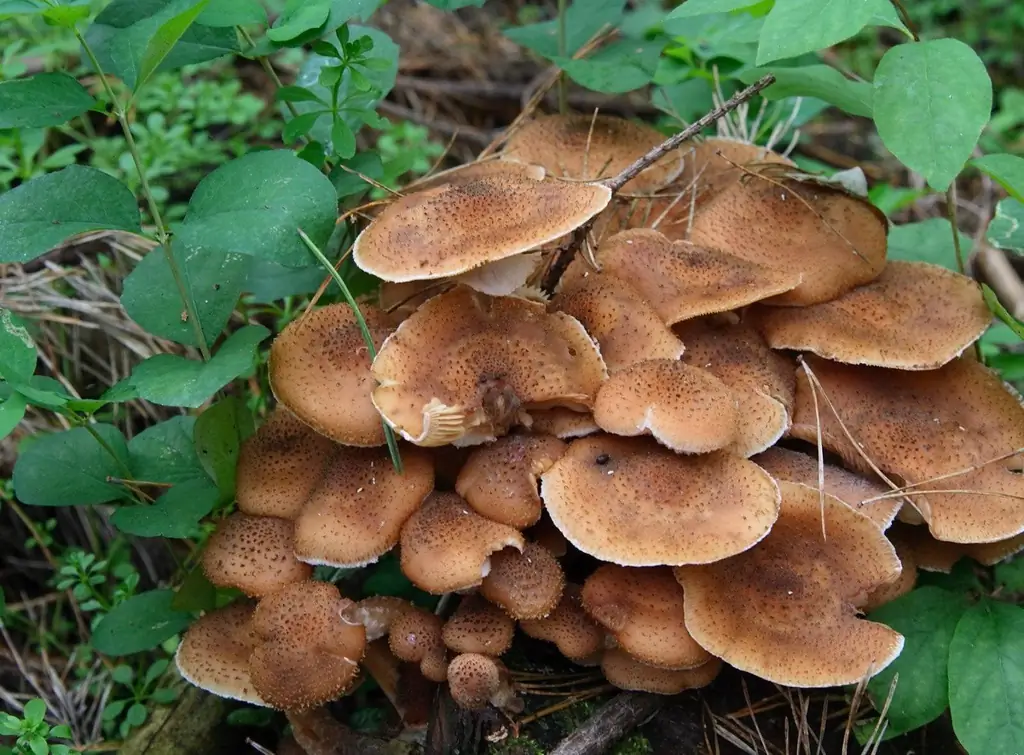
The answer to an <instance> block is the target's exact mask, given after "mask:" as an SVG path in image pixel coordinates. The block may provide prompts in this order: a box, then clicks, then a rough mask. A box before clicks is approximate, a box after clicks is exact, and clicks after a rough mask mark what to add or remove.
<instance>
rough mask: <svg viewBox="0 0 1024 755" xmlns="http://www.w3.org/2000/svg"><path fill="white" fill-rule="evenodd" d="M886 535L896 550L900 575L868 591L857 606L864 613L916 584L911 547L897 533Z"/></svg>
mask: <svg viewBox="0 0 1024 755" xmlns="http://www.w3.org/2000/svg"><path fill="white" fill-rule="evenodd" d="M918 529H922V530H923V529H925V528H924V527H919V528H918ZM886 535H887V537H888V538H889V542H891V543H892V546H893V548H894V549H895V550H896V556H897V557H898V558H899V560H900V564H901V565H902V568H901V570H900V576H899V579H897V580H896V581H895V582H890V583H889V584H887V585H881V586H880V587H876V588H875V589H874V590H872V591H871V592H870V593H868V597H867V599H866V600H865V601H864V602H863V603H862V604H860V605H858V606H857V608H859V609H860V610H861V611H863V612H864V613H870V612H871V611H874V610H875V609H876V608H878V607H879V606H884V605H885V604H886V603H891V602H892V601H894V600H896V598H899V597H902V596H903V595H906V594H907V593H908V592H910V591H911V590H913V589H914V585H916V584H917V560H916V559H915V558H914V551H913V549H912V548H910V547H909V546H908V545H907V543H906V541H905V540H903V538H901V537H898V536H897V533H895V532H892V531H890V532H888V533H886Z"/></svg>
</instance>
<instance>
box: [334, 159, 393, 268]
mask: <svg viewBox="0 0 1024 755" xmlns="http://www.w3.org/2000/svg"><path fill="white" fill-rule="evenodd" d="M341 165H344V166H345V167H346V168H349V170H344V169H343V168H341V167H340V166H341ZM350 171H356V173H361V174H363V175H364V176H366V177H367V178H372V179H373V180H374V181H380V180H381V179H382V178H384V165H383V163H382V162H381V159H380V155H379V154H377V153H376V152H369V151H367V152H359V153H358V154H356V155H355V156H353V157H352V159H351V160H342V161H341V162H340V163H339V167H336V168H334V169H333V170H331V173H330V179H331V183H332V184H334V190H335V191H336V192H337V193H338V199H344V198H345V197H350V196H353V195H355V194H361V193H362V192H364V191H367V190H369V189H370V186H371V185H370V184H369V183H367V182H366V181H364V180H363V179H362V178H360V177H359V176H358V175H356V173H352V172H350ZM320 269H321V270H322V269H323V268H320Z"/></svg>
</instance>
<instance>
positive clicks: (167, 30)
mask: <svg viewBox="0 0 1024 755" xmlns="http://www.w3.org/2000/svg"><path fill="white" fill-rule="evenodd" d="M209 2H210V0H198V2H196V0H193V5H192V7H191V8H187V9H185V10H184V11H182V12H181V13H179V14H178V15H176V16H172V17H171V18H169V19H167V20H166V21H164V22H163V23H162V24H160V28H158V29H157V30H156V34H154V35H153V36H152V37H151V38H150V40H149V43H148V44H147V45H146V51H145V52H144V53H143V54H142V59H141V60H140V61H139V71H138V74H137V75H136V79H135V87H134V88H135V91H136V92H137V91H139V90H140V89H141V88H142V87H144V86H145V85H146V82H148V81H149V79H150V77H152V75H153V74H154V73H155V72H156V70H157V68H159V67H160V64H161V63H163V62H164V60H165V59H166V58H167V56H168V55H170V53H171V50H172V49H173V48H174V46H175V45H176V44H177V43H178V41H179V40H180V39H181V38H182V36H184V34H185V32H186V31H188V29H189V27H190V26H192V24H194V23H195V22H196V19H197V18H198V17H199V14H200V13H202V12H203V10H204V9H205V8H206V6H207V5H208V4H209Z"/></svg>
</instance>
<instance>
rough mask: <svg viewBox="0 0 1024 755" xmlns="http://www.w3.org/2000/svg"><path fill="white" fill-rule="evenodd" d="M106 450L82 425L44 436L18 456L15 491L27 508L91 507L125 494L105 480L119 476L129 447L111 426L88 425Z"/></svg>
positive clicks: (125, 463) (120, 487) (121, 475)
mask: <svg viewBox="0 0 1024 755" xmlns="http://www.w3.org/2000/svg"><path fill="white" fill-rule="evenodd" d="M91 429H92V431H93V432H95V433H96V434H97V435H98V436H99V437H100V438H102V439H103V441H104V443H105V444H106V446H107V448H109V449H110V451H112V452H113V454H114V456H111V455H110V453H108V451H107V449H106V448H104V446H103V445H101V444H100V443H99V441H97V440H96V438H94V437H93V436H92V434H90V432H89V430H87V429H86V428H84V427H76V428H73V429H71V430H65V431H63V432H59V433H51V434H49V435H44V436H42V437H41V438H39V439H38V440H36V441H35V442H34V443H32V445H30V446H29V447H28V448H27V449H25V451H24V452H22V454H21V455H20V456H19V457H18V461H17V462H16V463H15V465H14V492H15V495H17V496H18V498H19V499H20V500H21V501H22V502H23V503H26V504H28V505H30V506H91V505H94V504H97V503H107V502H108V501H115V500H117V499H119V498H126V497H127V493H126V492H125V489H124V488H123V487H122V486H120V485H116V484H114V483H110V482H107V478H108V477H123V476H124V475H125V470H126V469H127V467H128V446H127V445H126V444H125V442H124V436H123V435H121V431H120V430H118V429H117V428H116V427H114V426H113V425H102V424H96V425H92V426H91Z"/></svg>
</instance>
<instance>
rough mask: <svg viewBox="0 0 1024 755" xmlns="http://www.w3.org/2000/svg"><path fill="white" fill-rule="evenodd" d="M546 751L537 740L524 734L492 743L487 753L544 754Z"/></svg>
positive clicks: (500, 754)
mask: <svg viewBox="0 0 1024 755" xmlns="http://www.w3.org/2000/svg"><path fill="white" fill-rule="evenodd" d="M546 752H547V750H545V749H544V748H543V747H541V746H540V743H539V742H537V740H535V739H534V738H533V737H529V736H526V735H525V734H524V735H522V736H519V737H510V738H509V739H506V740H505V741H504V742H498V743H497V744H493V745H491V747H490V748H489V749H488V750H487V755H544V754H545V753H546Z"/></svg>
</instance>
